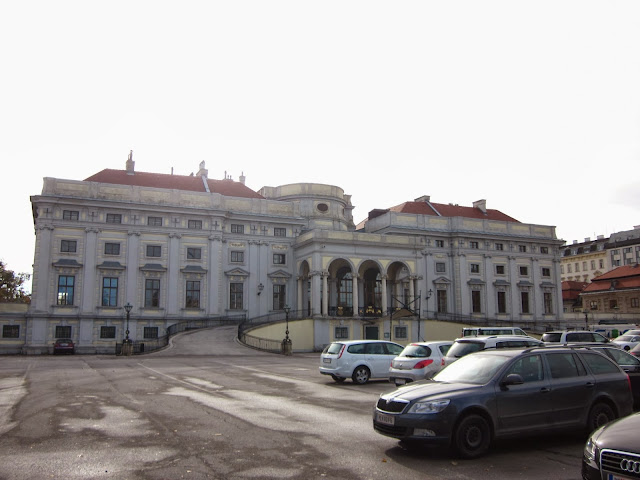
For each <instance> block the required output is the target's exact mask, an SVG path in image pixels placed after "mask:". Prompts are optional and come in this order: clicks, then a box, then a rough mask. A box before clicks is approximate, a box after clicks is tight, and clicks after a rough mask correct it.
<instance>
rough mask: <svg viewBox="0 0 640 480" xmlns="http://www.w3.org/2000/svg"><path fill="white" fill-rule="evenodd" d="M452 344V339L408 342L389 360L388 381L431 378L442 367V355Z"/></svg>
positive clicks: (402, 381) (401, 381)
mask: <svg viewBox="0 0 640 480" xmlns="http://www.w3.org/2000/svg"><path fill="white" fill-rule="evenodd" d="M452 344H453V342H452V341H437V342H436V341H434V342H416V343H410V344H409V345H407V346H406V347H404V350H403V351H402V353H401V354H400V355H398V356H397V357H396V358H394V359H393V361H392V362H391V368H390V369H389V381H390V382H391V383H395V384H396V385H404V384H406V383H410V382H416V381H418V380H424V379H426V378H431V377H432V376H434V375H435V374H436V373H438V372H439V371H440V370H442V369H443V368H444V356H445V355H446V354H447V350H449V347H450V346H451V345H452Z"/></svg>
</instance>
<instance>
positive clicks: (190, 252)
mask: <svg viewBox="0 0 640 480" xmlns="http://www.w3.org/2000/svg"><path fill="white" fill-rule="evenodd" d="M201 258H202V249H201V248H196V247H188V248H187V260H200V259H201Z"/></svg>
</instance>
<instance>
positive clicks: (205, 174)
mask: <svg viewBox="0 0 640 480" xmlns="http://www.w3.org/2000/svg"><path fill="white" fill-rule="evenodd" d="M199 167H200V170H198V173H196V175H197V176H198V177H205V178H207V177H208V176H209V170H207V169H206V168H204V160H203V161H201V162H200V165H199Z"/></svg>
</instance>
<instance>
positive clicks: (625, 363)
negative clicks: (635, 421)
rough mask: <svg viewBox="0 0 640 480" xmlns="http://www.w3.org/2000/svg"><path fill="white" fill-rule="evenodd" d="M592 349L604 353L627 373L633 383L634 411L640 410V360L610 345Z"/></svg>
mask: <svg viewBox="0 0 640 480" xmlns="http://www.w3.org/2000/svg"><path fill="white" fill-rule="evenodd" d="M591 348H593V349H594V350H595V351H597V352H601V353H604V354H605V355H607V356H608V357H609V358H611V359H612V360H613V361H614V362H616V363H617V364H618V365H620V367H621V368H622V370H624V371H625V372H627V375H629V381H630V382H631V393H632V394H633V409H634V410H640V358H638V357H634V356H633V355H631V354H630V353H628V352H626V351H624V350H622V349H620V348H617V347H611V346H608V345H598V346H594V347H591Z"/></svg>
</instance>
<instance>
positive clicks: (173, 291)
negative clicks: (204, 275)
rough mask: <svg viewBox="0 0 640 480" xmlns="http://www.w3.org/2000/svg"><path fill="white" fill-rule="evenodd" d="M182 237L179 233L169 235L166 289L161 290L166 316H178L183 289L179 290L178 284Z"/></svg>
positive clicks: (180, 277)
mask: <svg viewBox="0 0 640 480" xmlns="http://www.w3.org/2000/svg"><path fill="white" fill-rule="evenodd" d="M181 238H182V235H180V234H179V233H170V234H169V247H168V248H169V251H168V252H167V276H166V282H167V288H166V289H162V290H163V293H164V292H166V293H165V295H167V315H168V316H170V317H171V316H176V315H178V308H179V305H180V304H181V302H179V300H178V299H180V300H182V295H181V293H182V292H183V291H184V288H181V285H180V282H181V281H182V275H181V273H180V239H181Z"/></svg>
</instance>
